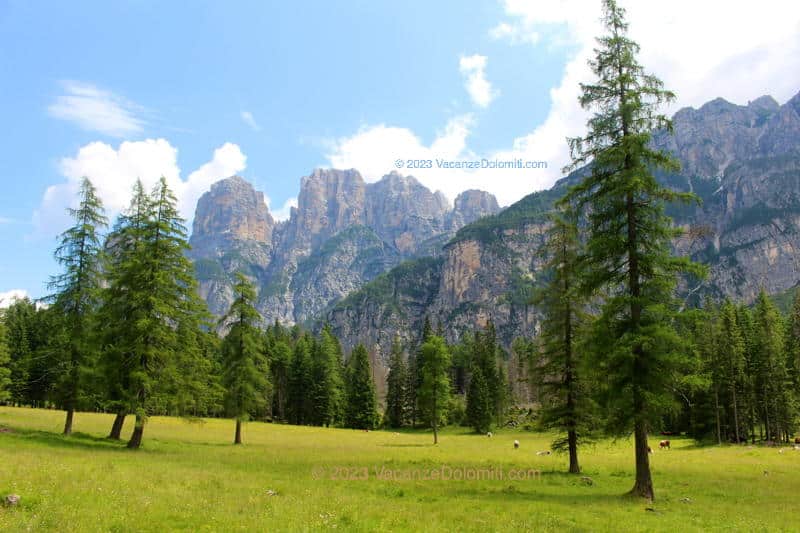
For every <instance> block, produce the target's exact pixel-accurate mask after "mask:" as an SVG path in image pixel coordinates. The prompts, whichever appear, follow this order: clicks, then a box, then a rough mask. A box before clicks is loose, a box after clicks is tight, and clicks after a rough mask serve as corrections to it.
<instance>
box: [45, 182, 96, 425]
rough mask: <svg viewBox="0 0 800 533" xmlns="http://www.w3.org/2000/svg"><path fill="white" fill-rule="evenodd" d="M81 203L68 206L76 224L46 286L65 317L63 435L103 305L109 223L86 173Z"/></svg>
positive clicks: (61, 389)
mask: <svg viewBox="0 0 800 533" xmlns="http://www.w3.org/2000/svg"><path fill="white" fill-rule="evenodd" d="M78 195H79V200H78V202H79V203H78V208H77V209H69V214H70V216H71V217H72V218H73V219H74V222H75V224H74V225H73V226H72V227H70V228H69V229H67V230H66V231H65V232H64V233H62V234H61V236H60V242H59V245H58V248H56V251H55V258H56V261H57V262H58V263H59V265H61V267H62V268H63V272H62V273H61V274H59V275H57V276H54V277H53V278H52V279H51V280H50V283H49V284H48V287H49V288H50V289H51V290H53V291H54V293H53V294H52V295H51V296H50V297H49V299H50V300H51V301H52V302H53V304H52V305H53V310H54V312H56V313H57V314H58V315H59V317H60V318H61V320H62V321H63V322H62V323H63V327H64V333H65V335H64V340H65V346H64V347H63V353H64V355H65V356H66V358H65V359H64V361H63V362H62V364H60V365H59V370H60V374H59V376H58V378H57V379H58V384H57V390H58V394H59V397H60V403H61V404H62V405H63V406H64V408H65V409H66V411H67V420H66V424H65V426H64V434H65V435H69V434H70V433H72V414H73V412H74V411H75V409H76V408H77V407H78V402H79V401H80V395H81V394H82V392H83V383H82V382H83V380H82V379H81V378H82V374H84V373H85V372H86V367H87V362H88V360H89V359H90V358H91V356H92V352H93V351H95V350H96V338H95V336H94V335H93V333H92V331H93V330H92V328H91V323H92V320H93V318H94V317H93V314H94V313H95V312H96V311H97V307H98V305H99V296H100V285H101V280H102V278H101V273H100V264H101V257H102V245H101V238H100V234H99V231H100V230H101V229H102V228H104V227H105V226H106V225H107V220H106V217H105V216H104V215H103V204H102V202H101V201H100V198H99V197H98V196H97V191H96V190H95V188H94V186H93V185H92V183H91V182H90V181H89V180H88V179H87V178H83V180H82V181H81V187H80V191H79V193H78Z"/></svg>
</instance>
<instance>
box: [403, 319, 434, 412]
mask: <svg viewBox="0 0 800 533" xmlns="http://www.w3.org/2000/svg"><path fill="white" fill-rule="evenodd" d="M432 335H433V328H432V327H431V320H430V317H428V315H425V321H424V322H423V324H422V334H421V335H420V340H419V346H418V348H417V350H416V352H415V353H414V357H413V358H412V359H410V361H409V363H410V364H409V373H410V377H411V378H412V379H411V384H410V385H409V388H408V396H409V399H408V401H409V405H410V406H411V427H415V426H416V425H417V420H419V419H420V414H421V413H420V408H419V398H418V397H417V396H418V394H419V388H420V387H421V386H422V368H423V367H424V366H425V359H424V357H423V355H422V345H423V344H425V343H426V342H428V339H429V338H430V337H431V336H432Z"/></svg>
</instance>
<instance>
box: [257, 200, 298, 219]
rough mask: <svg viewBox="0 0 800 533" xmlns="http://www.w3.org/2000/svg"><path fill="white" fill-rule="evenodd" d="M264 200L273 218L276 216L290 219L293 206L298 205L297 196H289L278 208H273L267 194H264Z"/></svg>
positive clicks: (276, 217)
mask: <svg viewBox="0 0 800 533" xmlns="http://www.w3.org/2000/svg"><path fill="white" fill-rule="evenodd" d="M264 201H265V202H266V204H267V208H268V209H269V212H270V213H271V214H272V218H274V219H275V220H289V216H290V215H291V214H292V208H293V207H297V197H296V196H293V197H291V198H287V199H286V201H285V202H283V205H282V206H280V207H278V208H276V209H273V208H272V201H271V200H270V198H269V196H267V195H266V194H265V195H264Z"/></svg>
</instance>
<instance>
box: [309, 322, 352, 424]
mask: <svg viewBox="0 0 800 533" xmlns="http://www.w3.org/2000/svg"><path fill="white" fill-rule="evenodd" d="M311 396H312V398H311V421H312V423H313V424H315V425H319V426H332V425H334V424H337V423H339V422H340V421H341V419H342V416H343V409H342V408H343V403H344V381H343V378H342V355H341V348H340V346H339V341H338V340H337V339H336V337H335V336H334V335H333V333H332V332H331V330H330V327H329V326H325V328H323V330H322V333H321V334H320V336H319V339H318V340H317V341H316V342H314V345H313V348H312V361H311Z"/></svg>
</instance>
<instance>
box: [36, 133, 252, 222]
mask: <svg viewBox="0 0 800 533" xmlns="http://www.w3.org/2000/svg"><path fill="white" fill-rule="evenodd" d="M177 155H178V150H177V149H176V148H174V147H173V146H172V145H171V144H170V143H169V142H168V141H166V140H165V139H146V140H144V141H135V142H132V141H126V142H123V143H121V144H120V145H119V147H118V148H114V147H113V146H111V145H109V144H106V143H103V142H93V143H90V144H87V145H85V146H83V147H82V148H80V149H79V150H78V153H77V154H76V155H75V156H73V157H66V158H64V159H62V160H61V163H60V165H59V166H60V171H61V174H62V175H63V176H64V177H65V178H66V180H65V181H64V182H62V183H59V184H57V185H52V186H50V187H48V188H47V190H46V191H45V193H44V197H43V198H42V201H41V204H40V207H39V209H37V210H36V211H35V212H34V217H33V222H34V226H35V227H36V229H37V230H38V231H39V232H41V233H43V234H53V233H56V232H58V231H60V230H61V228H64V227H66V225H67V224H68V223H69V221H68V219H67V217H66V214H65V209H66V208H67V207H74V206H75V202H76V201H77V192H78V188H79V184H80V180H81V178H82V177H83V176H86V177H88V178H89V179H90V180H91V181H92V183H93V184H94V185H95V187H96V188H97V191H98V194H99V196H100V198H101V199H102V200H103V204H104V206H105V208H106V211H107V213H108V215H109V217H110V218H112V217H113V216H115V215H116V214H118V213H119V212H120V211H122V210H123V209H125V208H126V207H127V206H128V205H129V203H130V194H131V189H132V188H133V184H134V183H135V181H136V179H137V178H139V179H141V180H142V182H143V183H144V185H145V187H147V188H148V189H149V188H151V187H153V186H154V185H155V184H156V182H157V181H158V180H159V179H160V177H161V176H164V177H165V178H166V179H167V182H168V183H169V186H170V188H171V189H172V190H173V192H174V193H175V195H176V196H177V198H178V208H179V210H180V213H181V216H182V217H183V218H185V219H186V220H187V221H191V220H192V218H193V217H194V209H195V206H196V204H197V200H198V198H199V197H200V196H201V195H202V194H203V193H204V192H205V191H207V190H208V189H209V187H210V186H211V184H212V183H214V182H215V181H217V180H220V179H223V178H226V177H229V176H231V175H233V174H236V173H238V172H241V171H242V170H244V168H245V166H246V161H247V158H246V157H245V155H244V154H243V153H242V151H241V150H240V148H239V146H237V145H235V144H232V143H225V144H223V145H222V146H220V147H219V148H217V149H216V150H214V154H213V157H212V158H211V160H210V161H209V162H207V163H205V164H203V165H201V166H200V168H198V169H197V170H195V171H193V172H191V173H190V174H189V176H188V177H187V178H185V179H183V178H182V177H181V170H180V168H179V167H178V161H177Z"/></svg>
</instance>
